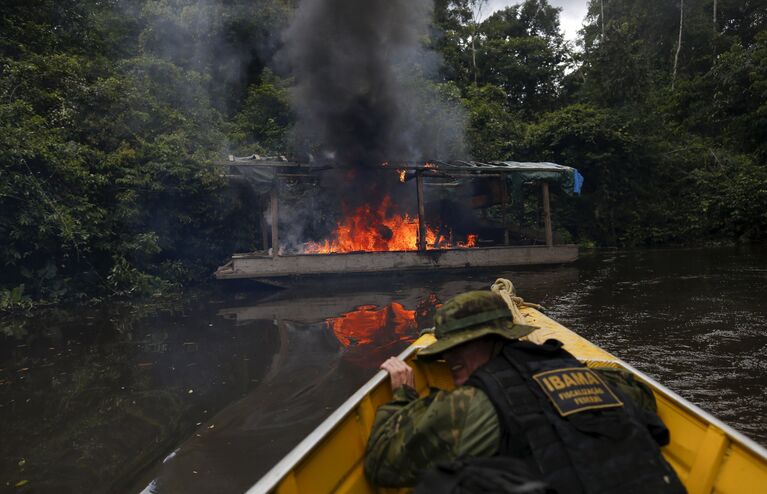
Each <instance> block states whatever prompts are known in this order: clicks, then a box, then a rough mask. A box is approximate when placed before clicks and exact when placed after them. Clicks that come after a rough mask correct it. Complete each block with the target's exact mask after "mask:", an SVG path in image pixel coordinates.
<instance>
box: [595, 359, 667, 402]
mask: <svg viewBox="0 0 767 494" xmlns="http://www.w3.org/2000/svg"><path fill="white" fill-rule="evenodd" d="M594 370H595V371H597V372H599V375H600V376H602V377H603V378H604V380H605V381H607V383H608V384H610V385H611V386H612V387H614V388H618V389H619V390H620V391H621V392H622V393H623V394H624V395H626V396H627V397H628V398H630V399H631V401H633V402H634V404H635V405H636V406H637V407H639V408H640V409H641V410H642V411H644V412H650V413H657V411H658V405H657V404H656V403H655V395H654V394H653V393H652V390H651V389H650V388H649V386H647V385H646V384H645V383H643V382H641V381H638V380H637V379H635V378H634V374H632V373H631V372H629V371H627V370H624V369H615V368H612V367H596V368H594Z"/></svg>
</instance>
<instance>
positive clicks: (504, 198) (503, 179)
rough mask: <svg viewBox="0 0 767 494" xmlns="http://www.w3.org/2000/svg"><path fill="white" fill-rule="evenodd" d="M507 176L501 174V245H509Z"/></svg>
mask: <svg viewBox="0 0 767 494" xmlns="http://www.w3.org/2000/svg"><path fill="white" fill-rule="evenodd" d="M506 178H507V175H505V174H503V173H502V174H501V195H502V197H501V207H502V208H503V219H502V221H503V245H509V187H508V184H507V183H506Z"/></svg>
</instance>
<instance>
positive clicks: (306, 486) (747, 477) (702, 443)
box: [248, 309, 767, 494]
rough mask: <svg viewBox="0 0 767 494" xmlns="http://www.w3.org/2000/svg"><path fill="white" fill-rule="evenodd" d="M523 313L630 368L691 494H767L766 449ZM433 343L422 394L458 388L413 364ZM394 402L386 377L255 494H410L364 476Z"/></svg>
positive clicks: (586, 355)
mask: <svg viewBox="0 0 767 494" xmlns="http://www.w3.org/2000/svg"><path fill="white" fill-rule="evenodd" d="M523 313H524V314H525V317H526V318H527V319H528V321H529V322H530V323H531V324H534V325H537V326H539V327H540V328H541V329H539V330H536V331H535V332H534V333H532V334H531V335H530V336H529V337H528V339H530V340H533V341H536V342H542V341H544V340H546V339H548V338H557V339H559V340H561V341H562V342H564V343H565V348H567V350H568V351H570V352H571V353H573V354H574V355H575V356H576V357H578V359H580V360H581V361H583V362H585V363H586V364H587V365H589V366H593V367H598V366H607V367H623V368H625V369H627V370H630V371H632V372H634V373H635V375H636V376H637V377H638V378H639V379H641V380H642V381H644V382H646V383H647V384H648V385H649V386H650V387H651V388H652V389H653V391H654V393H655V396H656V398H657V401H658V412H659V414H660V416H661V418H662V419H663V421H664V422H665V423H666V425H667V426H668V427H669V429H670V430H671V443H670V444H669V445H668V446H666V447H665V448H663V454H664V455H665V457H666V459H667V460H668V461H669V463H670V464H671V465H672V466H673V467H674V469H675V470H676V471H677V473H678V474H679V477H680V479H681V480H682V482H684V484H685V486H686V487H687V490H688V492H689V494H702V493H712V492H716V493H724V494H736V493H737V494H747V493H763V492H765V490H764V489H765V486H767V450H765V449H764V448H763V447H761V446H759V445H758V444H756V443H755V442H754V441H752V440H750V439H748V438H747V437H745V436H743V435H742V434H740V433H738V432H737V431H735V430H734V429H732V428H731V427H729V426H727V425H725V424H724V423H722V422H721V421H719V420H717V419H716V418H714V417H712V416H711V415H709V414H707V413H706V412H704V411H702V410H701V409H699V408H698V407H696V406H695V405H693V404H691V403H689V402H688V401H686V400H685V399H684V398H682V397H680V396H679V395H677V394H675V393H674V392H672V391H670V390H668V389H667V388H665V387H664V386H662V385H661V384H659V383H657V382H655V381H654V380H653V379H652V378H650V377H648V376H646V375H644V374H642V373H641V372H639V371H637V370H636V369H634V368H633V367H631V366H630V365H628V364H626V363H625V362H623V361H621V360H620V359H618V358H617V357H615V356H613V355H611V354H610V353H608V352H606V351H604V350H602V349H601V348H599V347H597V346H595V345H593V344H592V343H590V342H588V341H587V340H585V339H584V338H581V337H580V336H578V335H577V334H575V333H574V332H572V331H570V330H568V329H567V328H565V327H564V326H561V325H560V324H558V323H557V322H555V321H553V320H552V319H550V318H548V317H546V316H544V315H543V314H541V313H540V312H538V311H536V310H533V309H523ZM433 341H434V339H433V337H432V336H430V335H426V336H422V337H421V338H419V339H418V340H417V341H416V342H415V343H414V344H413V345H411V347H410V348H408V349H407V350H406V351H405V352H404V353H403V354H402V355H401V357H402V358H404V359H405V360H406V361H409V362H410V364H411V365H412V366H413V368H414V369H415V379H416V388H417V389H418V391H419V393H421V394H424V393H426V392H428V389H429V387H439V388H445V389H450V388H452V378H451V376H450V373H449V371H448V369H447V368H446V367H445V366H444V364H441V363H438V362H435V363H428V364H425V363H424V362H422V361H414V360H413V357H414V355H415V353H416V351H417V349H418V348H421V347H424V346H427V345H429V344H430V343H432V342H433ZM390 400H391V391H390V389H389V382H388V379H387V377H386V374H385V373H384V372H383V371H381V372H379V373H378V374H377V375H376V376H375V377H374V378H373V379H371V380H370V381H369V382H368V383H367V384H365V385H364V386H363V387H362V388H360V389H359V390H358V391H357V392H356V393H355V394H354V395H353V396H352V397H351V398H349V399H348V400H347V401H346V402H345V403H344V404H343V405H342V406H341V407H339V408H338V409H337V410H336V411H335V412H334V413H333V414H332V415H331V416H330V417H328V418H327V419H326V420H325V421H324V422H323V423H322V424H321V425H320V426H319V427H317V429H315V430H314V431H313V432H312V433H311V434H310V435H309V436H308V437H306V439H304V440H303V441H302V442H301V443H300V444H299V445H298V446H296V448H295V449H294V450H293V451H292V452H291V453H289V454H288V455H287V456H286V457H285V458H284V459H283V460H282V461H280V462H279V463H278V464H277V465H275V466H274V468H272V470H270V471H269V472H268V473H267V474H266V475H265V476H264V477H262V479H261V480H260V481H259V482H258V483H257V484H256V485H254V486H253V487H252V488H251V489H250V490H249V491H248V492H249V493H250V494H255V493H267V492H275V493H279V494H288V493H312V494H324V493H377V492H381V493H385V492H400V491H402V492H406V490H397V489H381V488H376V487H374V486H372V485H371V484H370V483H369V482H368V481H367V479H366V478H365V475H364V472H363V459H364V451H365V444H366V443H367V439H368V435H369V433H370V429H371V427H372V424H373V419H374V418H375V411H376V408H377V407H378V406H379V405H381V404H384V403H386V402H388V401H390Z"/></svg>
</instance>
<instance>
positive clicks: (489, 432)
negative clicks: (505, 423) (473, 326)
mask: <svg viewBox="0 0 767 494" xmlns="http://www.w3.org/2000/svg"><path fill="white" fill-rule="evenodd" d="M394 398H395V399H394V401H393V402H391V403H388V404H386V405H383V406H381V407H380V408H379V409H378V411H377V412H376V419H375V422H374V424H373V430H372V432H371V435H370V439H369V441H368V445H367V450H366V452H365V473H366V475H367V476H368V479H370V481H371V482H373V483H374V484H376V485H381V486H391V487H402V486H412V485H415V484H416V483H417V482H418V480H419V479H420V477H421V475H422V474H423V473H425V472H426V471H427V470H429V469H431V468H433V467H434V465H435V464H436V463H438V462H440V461H445V460H453V459H455V458H457V457H459V456H490V455H492V454H494V453H495V452H496V451H497V449H498V444H499V442H500V427H499V424H498V417H497V415H496V413H495V409H494V408H493V405H492V403H490V400H489V399H488V397H487V395H485V394H484V393H483V392H482V391H480V390H478V389H476V388H471V387H461V388H458V389H456V390H454V391H451V392H447V391H433V392H432V393H430V394H429V396H426V397H424V398H418V399H416V396H415V391H412V390H409V391H404V390H403V388H400V389H398V390H397V391H396V392H395V396H394Z"/></svg>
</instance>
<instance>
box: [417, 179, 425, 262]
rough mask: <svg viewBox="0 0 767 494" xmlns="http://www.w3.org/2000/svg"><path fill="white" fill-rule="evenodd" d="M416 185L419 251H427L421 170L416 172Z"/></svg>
mask: <svg viewBox="0 0 767 494" xmlns="http://www.w3.org/2000/svg"><path fill="white" fill-rule="evenodd" d="M415 184H416V189H417V191H416V192H417V199H418V250H420V251H424V250H426V222H425V220H424V216H425V213H424V205H423V204H424V201H423V173H422V171H421V170H418V171H417V172H415Z"/></svg>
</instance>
